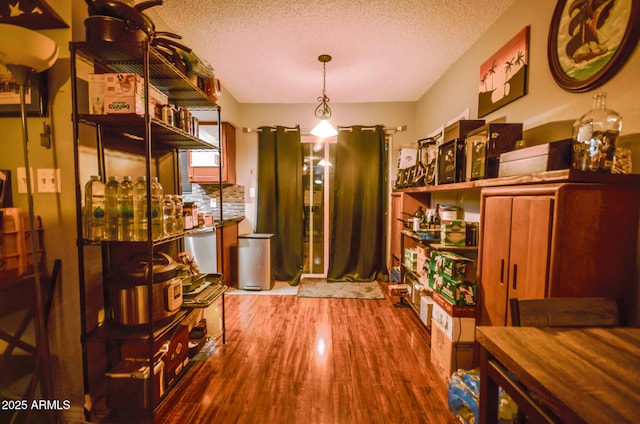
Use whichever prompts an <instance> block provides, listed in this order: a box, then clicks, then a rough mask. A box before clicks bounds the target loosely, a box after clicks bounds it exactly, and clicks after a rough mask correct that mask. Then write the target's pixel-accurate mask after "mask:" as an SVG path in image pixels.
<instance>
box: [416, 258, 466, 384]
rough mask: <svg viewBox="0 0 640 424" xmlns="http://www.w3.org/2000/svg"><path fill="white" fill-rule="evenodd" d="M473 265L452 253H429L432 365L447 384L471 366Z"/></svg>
mask: <svg viewBox="0 0 640 424" xmlns="http://www.w3.org/2000/svg"><path fill="white" fill-rule="evenodd" d="M474 265H475V263H474V261H473V260H471V259H468V258H465V257H463V256H460V255H457V254H455V253H452V252H447V251H439V250H431V252H430V260H429V270H428V274H427V275H428V286H429V287H430V288H431V289H432V290H433V296H432V300H433V307H432V312H431V363H432V364H433V366H434V368H435V369H436V371H437V372H438V374H439V375H440V376H441V377H442V379H443V380H444V381H445V382H446V381H448V380H449V377H450V376H451V374H452V373H453V372H455V371H456V370H458V369H461V368H462V369H469V368H471V367H472V366H473V342H474V340H475V324H476V319H475V316H476V308H475V305H476V291H477V286H476V282H475V266H474Z"/></svg>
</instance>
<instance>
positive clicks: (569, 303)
mask: <svg viewBox="0 0 640 424" xmlns="http://www.w3.org/2000/svg"><path fill="white" fill-rule="evenodd" d="M509 306H510V307H511V324H512V325H513V326H522V327H618V326H621V325H623V324H624V323H623V321H624V320H623V317H622V308H621V305H620V302H619V301H618V300H617V299H615V298H606V297H571V298H562V297H552V298H547V299H515V298H513V299H510V305H509Z"/></svg>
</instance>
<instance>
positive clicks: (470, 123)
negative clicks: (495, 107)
mask: <svg viewBox="0 0 640 424" xmlns="http://www.w3.org/2000/svg"><path fill="white" fill-rule="evenodd" d="M483 125H484V119H461V120H459V121H456V122H454V123H453V124H451V125H447V127H446V128H445V129H444V134H443V136H444V137H443V139H442V140H443V141H444V142H445V143H446V142H447V141H451V140H453V139H456V138H466V137H467V134H469V133H470V132H471V131H473V130H475V129H477V128H480V127H481V126H483Z"/></svg>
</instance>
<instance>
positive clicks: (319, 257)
mask: <svg viewBox="0 0 640 424" xmlns="http://www.w3.org/2000/svg"><path fill="white" fill-rule="evenodd" d="M302 141H303V143H304V144H303V150H304V154H303V164H302V169H303V173H302V175H303V177H302V178H303V187H304V237H303V250H304V257H303V268H302V274H303V276H315V277H326V275H327V266H328V265H327V259H328V250H329V249H328V246H329V245H328V240H329V234H328V233H329V232H328V231H327V229H328V228H329V224H328V223H329V181H330V179H331V175H332V172H331V171H332V168H333V167H332V166H331V162H330V157H329V156H330V155H329V151H330V150H331V149H329V146H330V144H329V143H326V142H325V143H318V139H317V138H316V137H303V138H302Z"/></svg>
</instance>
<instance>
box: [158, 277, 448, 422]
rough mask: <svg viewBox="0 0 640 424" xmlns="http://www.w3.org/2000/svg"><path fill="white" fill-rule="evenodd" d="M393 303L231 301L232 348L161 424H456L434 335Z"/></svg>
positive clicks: (191, 381)
mask: <svg viewBox="0 0 640 424" xmlns="http://www.w3.org/2000/svg"><path fill="white" fill-rule="evenodd" d="M380 284H381V286H382V289H383V291H384V292H385V293H386V292H387V289H386V284H384V283H380ZM395 301H397V299H394V298H391V299H389V298H388V299H386V300H356V299H316V298H312V299H309V298H298V297H297V296H255V295H242V296H226V297H225V302H226V327H227V329H226V330H227V333H226V335H227V337H226V341H227V344H226V345H218V346H217V347H215V348H214V349H213V352H212V354H211V356H210V357H209V358H208V359H206V360H205V361H199V362H196V363H195V364H194V366H193V368H192V369H191V371H190V372H189V373H188V375H187V376H186V377H185V378H184V380H183V382H182V383H181V384H180V386H179V387H178V388H176V390H175V391H173V392H172V393H171V394H170V396H169V397H168V399H167V400H166V401H165V402H164V403H163V405H162V406H161V408H160V410H159V411H158V413H157V414H156V419H155V422H158V423H163V424H167V423H169V424H170V423H176V424H177V423H180V424H187V423H213V422H220V423H309V424H321V423H438V424H442V423H445V424H446V423H451V424H453V423H457V422H458V421H457V420H456V419H455V417H454V415H453V413H452V412H451V411H450V410H449V408H448V406H447V389H446V385H445V383H444V382H443V381H442V380H440V379H439V377H438V376H437V374H436V373H435V370H434V369H433V368H432V365H431V362H430V354H429V334H428V332H427V331H426V329H425V328H424V327H423V326H422V324H421V323H420V321H419V319H418V317H417V316H416V315H415V314H414V313H413V312H412V311H411V310H409V309H408V308H396V307H394V306H393V303H394V302H395Z"/></svg>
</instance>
